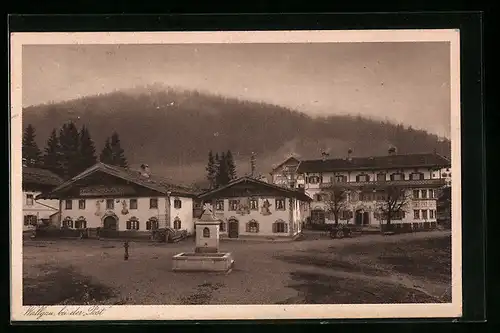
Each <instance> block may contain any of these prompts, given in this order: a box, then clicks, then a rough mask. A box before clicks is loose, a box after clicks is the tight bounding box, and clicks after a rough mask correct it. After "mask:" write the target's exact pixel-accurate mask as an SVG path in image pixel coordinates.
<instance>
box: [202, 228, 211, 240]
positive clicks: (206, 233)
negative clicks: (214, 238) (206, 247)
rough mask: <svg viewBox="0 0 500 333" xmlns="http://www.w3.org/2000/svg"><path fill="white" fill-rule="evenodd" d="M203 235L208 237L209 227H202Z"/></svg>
mask: <svg viewBox="0 0 500 333" xmlns="http://www.w3.org/2000/svg"><path fill="white" fill-rule="evenodd" d="M203 237H204V238H209V237H210V229H208V228H207V227H205V228H203Z"/></svg>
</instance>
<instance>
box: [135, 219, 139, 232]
mask: <svg viewBox="0 0 500 333" xmlns="http://www.w3.org/2000/svg"><path fill="white" fill-rule="evenodd" d="M135 230H139V221H136V222H135Z"/></svg>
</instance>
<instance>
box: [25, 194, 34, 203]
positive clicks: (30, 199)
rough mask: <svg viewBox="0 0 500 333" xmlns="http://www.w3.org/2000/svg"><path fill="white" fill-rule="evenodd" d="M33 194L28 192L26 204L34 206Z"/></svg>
mask: <svg viewBox="0 0 500 333" xmlns="http://www.w3.org/2000/svg"><path fill="white" fill-rule="evenodd" d="M33 201H34V199H33V194H26V206H33Z"/></svg>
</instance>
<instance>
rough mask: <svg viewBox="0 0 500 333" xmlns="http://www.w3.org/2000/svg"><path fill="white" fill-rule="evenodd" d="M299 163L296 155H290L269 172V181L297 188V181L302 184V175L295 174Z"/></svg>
mask: <svg viewBox="0 0 500 333" xmlns="http://www.w3.org/2000/svg"><path fill="white" fill-rule="evenodd" d="M299 164H300V161H299V160H298V159H297V158H296V157H294V156H290V157H289V158H287V159H286V160H285V161H283V162H281V163H280V164H278V165H277V166H275V167H274V168H273V170H272V171H271V172H270V175H271V182H272V183H273V184H275V185H278V186H282V187H286V188H292V189H294V188H298V187H299V183H301V184H303V181H302V180H303V179H302V175H298V174H297V168H298V166H299Z"/></svg>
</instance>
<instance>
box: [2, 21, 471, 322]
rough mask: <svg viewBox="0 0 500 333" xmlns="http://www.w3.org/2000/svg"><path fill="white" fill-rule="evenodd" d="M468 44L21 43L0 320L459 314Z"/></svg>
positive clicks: (295, 37)
mask: <svg viewBox="0 0 500 333" xmlns="http://www.w3.org/2000/svg"><path fill="white" fill-rule="evenodd" d="M459 34H460V32H459V31H458V30H376V31H375V30H363V31H340V30H339V31H258V32H257V31H244V32H243V31H242V32H227V31H226V32H224V31H220V32H135V33H132V32H113V33H13V34H11V44H10V46H11V48H10V51H11V54H10V61H11V72H10V74H11V107H10V121H11V124H10V126H11V127H10V128H11V132H10V134H11V200H12V201H11V208H12V211H11V214H12V215H11V216H12V218H11V221H10V222H11V246H12V249H11V307H12V309H11V313H12V315H11V319H12V320H14V321H72V320H76V321H79V320H90V321H95V320H207V319H210V320H227V319H273V320H275V319H346V318H430V317H454V318H457V317H460V316H461V315H462V268H461V197H460V188H461V183H460V179H461V169H460V96H459V78H460V73H459Z"/></svg>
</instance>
